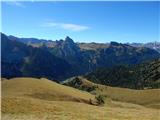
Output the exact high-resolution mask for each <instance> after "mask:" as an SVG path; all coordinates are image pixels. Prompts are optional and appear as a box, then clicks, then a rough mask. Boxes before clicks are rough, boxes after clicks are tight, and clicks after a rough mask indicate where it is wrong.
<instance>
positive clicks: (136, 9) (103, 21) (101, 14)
mask: <svg viewBox="0 0 160 120" xmlns="http://www.w3.org/2000/svg"><path fill="white" fill-rule="evenodd" d="M159 16H160V2H151V1H150V2H147V1H146V2H140V1H138V2H133V1H132V2H124V1H123V2H122V1H121V2H115V1H114V2H111V1H103V2H102V1H101V2H98V1H97V2H95V1H94V2H93V1H92V2H89V1H88V2H87V1H81V2H80V1H78V2H75V1H74V2H73V1H70V2H65V1H59V2H58V1H48V2H42V1H41V2H40V1H39V2H34V1H32V2H31V1H30V2H29V1H28V2H27V1H23V2H20V1H19V2H18V1H17V2H9V1H7V2H4V1H3V2H2V4H1V19H2V22H1V26H2V28H1V32H3V33H5V34H7V35H14V36H17V37H26V38H31V37H32V38H40V39H47V40H59V39H64V38H65V37H66V36H69V37H71V38H72V39H73V40H74V41H75V42H98V43H107V42H110V41H117V42H121V43H126V42H130V43H132V42H138V43H146V42H152V41H160V36H159V35H160V31H159V28H160V19H159Z"/></svg>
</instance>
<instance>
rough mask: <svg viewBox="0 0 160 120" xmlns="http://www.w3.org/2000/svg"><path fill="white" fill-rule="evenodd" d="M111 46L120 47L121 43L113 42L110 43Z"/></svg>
mask: <svg viewBox="0 0 160 120" xmlns="http://www.w3.org/2000/svg"><path fill="white" fill-rule="evenodd" d="M110 45H113V46H119V45H120V43H118V42H115V41H111V42H110Z"/></svg>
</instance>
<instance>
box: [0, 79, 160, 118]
mask: <svg viewBox="0 0 160 120" xmlns="http://www.w3.org/2000/svg"><path fill="white" fill-rule="evenodd" d="M88 84H94V83H91V82H86V85H88ZM127 90H128V89H124V90H122V89H119V88H112V87H105V86H101V85H100V86H98V88H97V91H96V92H97V93H100V94H101V93H102V92H103V93H105V94H107V95H108V97H107V98H106V104H105V105H104V106H95V105H90V104H88V101H89V99H92V100H94V98H95V96H94V95H92V94H90V93H87V92H85V91H81V90H78V89H75V88H71V87H67V86H64V85H60V84H57V83H55V82H52V81H49V80H47V79H35V78H14V79H12V80H3V81H2V120H22V119H23V120H159V118H160V116H159V109H153V108H146V107H144V106H141V105H136V104H132V103H126V102H125V99H127V97H130V96H129V93H132V92H130V90H128V92H127ZM116 91H117V92H116ZM133 91H134V90H133ZM107 92H112V93H113V94H112V93H107ZM118 92H120V94H122V93H123V92H124V93H125V95H126V96H127V97H122V96H121V95H119V97H118ZM127 93H128V94H127ZM142 93H143V91H142ZM142 93H141V94H140V95H142ZM149 93H150V94H152V93H151V92H147V94H148V95H149ZM134 94H136V92H135V93H134ZM109 95H110V96H109ZM150 96H152V95H150ZM112 97H113V98H114V97H117V98H119V99H120V100H121V101H122V100H123V99H124V101H123V102H118V101H114V100H112ZM157 97H158V96H157ZM122 98H123V99H122ZM133 98H134V97H133ZM133 98H132V99H133ZM137 99H138V98H137ZM141 100H142V101H143V99H142V98H141ZM153 100H154V99H153ZM144 101H145V100H144ZM155 103H156V104H157V102H155ZM147 104H148V103H145V105H147Z"/></svg>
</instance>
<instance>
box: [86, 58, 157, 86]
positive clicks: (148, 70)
mask: <svg viewBox="0 0 160 120" xmlns="http://www.w3.org/2000/svg"><path fill="white" fill-rule="evenodd" d="M85 77H86V78H87V79H89V80H90V81H92V82H95V83H99V84H103V85H109V86H116V87H127V88H132V89H145V88H160V82H159V81H160V59H157V60H155V61H151V62H147V63H143V64H138V65H134V66H124V65H121V66H116V67H113V68H109V69H98V70H96V71H94V72H91V73H88V74H86V75H85Z"/></svg>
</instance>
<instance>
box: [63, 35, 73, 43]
mask: <svg viewBox="0 0 160 120" xmlns="http://www.w3.org/2000/svg"><path fill="white" fill-rule="evenodd" d="M65 42H68V43H74V41H73V40H72V39H71V38H70V37H69V36H66V38H65Z"/></svg>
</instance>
